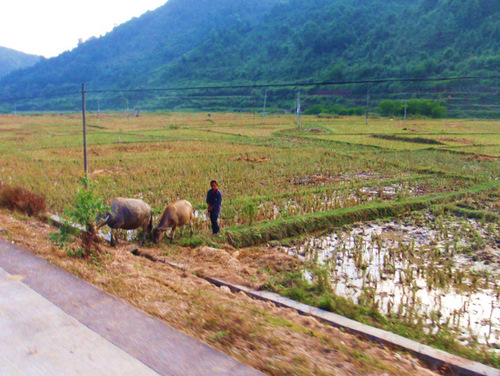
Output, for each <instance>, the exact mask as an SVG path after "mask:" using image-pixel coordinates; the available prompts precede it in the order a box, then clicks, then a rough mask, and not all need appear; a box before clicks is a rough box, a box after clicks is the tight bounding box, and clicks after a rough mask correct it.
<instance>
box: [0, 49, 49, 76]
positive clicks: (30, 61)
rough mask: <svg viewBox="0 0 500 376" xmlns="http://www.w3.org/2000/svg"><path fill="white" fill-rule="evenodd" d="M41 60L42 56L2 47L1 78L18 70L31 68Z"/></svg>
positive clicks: (0, 52)
mask: <svg viewBox="0 0 500 376" xmlns="http://www.w3.org/2000/svg"><path fill="white" fill-rule="evenodd" d="M39 60H40V56H36V55H29V54H25V53H22V52H19V51H16V50H12V49H10V48H5V47H0V77H3V76H5V75H6V74H8V73H10V72H12V71H15V70H17V69H21V68H25V67H29V66H31V65H34V64H35V63H37V62H38V61H39Z"/></svg>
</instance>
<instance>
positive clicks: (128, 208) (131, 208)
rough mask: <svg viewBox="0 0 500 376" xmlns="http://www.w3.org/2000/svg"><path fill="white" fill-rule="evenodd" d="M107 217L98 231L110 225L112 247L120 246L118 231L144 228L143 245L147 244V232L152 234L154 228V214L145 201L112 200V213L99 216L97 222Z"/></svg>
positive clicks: (132, 199)
mask: <svg viewBox="0 0 500 376" xmlns="http://www.w3.org/2000/svg"><path fill="white" fill-rule="evenodd" d="M102 217H105V219H104V222H103V223H101V224H100V225H99V226H98V227H97V229H100V228H101V227H102V226H105V225H108V226H109V227H110V228H111V245H112V246H114V245H115V244H118V238H117V236H116V235H117V232H118V229H120V228H122V229H124V230H135V229H137V228H140V227H142V229H143V231H144V235H143V238H142V245H143V246H144V244H145V242H146V232H148V233H151V229H152V228H153V212H152V210H151V207H150V206H149V205H148V204H146V203H145V202H144V201H142V200H139V199H135V198H123V197H117V198H114V199H112V200H111V211H109V212H107V213H106V214H104V215H102V214H101V215H99V216H98V217H97V220H99V219H100V218H102Z"/></svg>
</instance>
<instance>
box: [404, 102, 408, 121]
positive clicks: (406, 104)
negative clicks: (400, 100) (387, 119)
mask: <svg viewBox="0 0 500 376" xmlns="http://www.w3.org/2000/svg"><path fill="white" fill-rule="evenodd" d="M407 106H408V101H407V100H406V99H405V117H404V121H406V107H407Z"/></svg>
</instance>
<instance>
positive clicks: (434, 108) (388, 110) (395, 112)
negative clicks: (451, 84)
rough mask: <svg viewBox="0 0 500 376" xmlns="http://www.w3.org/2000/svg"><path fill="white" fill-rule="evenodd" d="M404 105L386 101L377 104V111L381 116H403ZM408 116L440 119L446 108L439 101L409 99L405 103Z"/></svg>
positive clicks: (401, 102)
mask: <svg viewBox="0 0 500 376" xmlns="http://www.w3.org/2000/svg"><path fill="white" fill-rule="evenodd" d="M404 109H405V104H404V102H403V101H395V100H390V99H386V100H384V101H382V102H380V103H379V105H378V108H377V111H378V113H380V114H381V115H383V116H403V115H404ZM406 113H407V114H408V115H423V116H427V117H431V118H441V117H443V116H444V115H445V114H446V107H444V106H443V105H442V103H441V102H439V101H431V100H427V99H410V100H409V101H408V102H407V103H406Z"/></svg>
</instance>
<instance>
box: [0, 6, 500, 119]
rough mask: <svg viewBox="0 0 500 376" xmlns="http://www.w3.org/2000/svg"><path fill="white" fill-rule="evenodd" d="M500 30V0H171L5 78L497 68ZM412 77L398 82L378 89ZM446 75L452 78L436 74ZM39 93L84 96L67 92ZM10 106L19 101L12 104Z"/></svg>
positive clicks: (264, 80) (194, 78) (393, 86)
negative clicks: (65, 93) (499, 0)
mask: <svg viewBox="0 0 500 376" xmlns="http://www.w3.org/2000/svg"><path fill="white" fill-rule="evenodd" d="M498 35H500V2H498V1H496V0H480V1H479V0H468V1H466V2H464V1H462V0H366V1H361V0H357V1H352V0H309V1H303V0H283V1H280V0H261V1H248V0H247V1H236V0H169V1H168V2H167V3H166V4H165V5H164V6H163V7H161V8H159V9H157V10H156V11H153V12H148V13H147V14H145V15H143V16H142V17H140V18H137V19H133V20H131V21H129V22H127V23H125V24H123V25H120V26H119V27H117V28H115V29H114V30H113V31H112V32H110V33H108V34H107V35H105V36H104V37H101V38H99V39H93V40H89V41H87V42H85V43H83V44H81V45H80V46H79V47H78V48H76V49H75V50H73V51H70V52H66V53H64V54H62V55H60V56H59V57H57V58H53V59H49V60H44V61H42V62H41V63H39V64H37V65H36V66H34V67H32V68H30V69H26V70H24V71H23V72H14V73H12V74H11V75H9V76H7V77H5V78H3V79H2V80H1V81H0V99H1V98H2V97H9V96H14V97H26V96H39V95H49V94H50V95H52V94H54V93H60V92H65V91H71V90H76V89H77V88H79V87H80V85H81V83H83V82H85V83H86V85H87V88H88V89H89V90H109V89H114V90H116V89H137V88H167V87H169V88H172V87H187V86H206V85H209V86H217V85H241V84H243V85H255V84H271V83H278V82H280V83H281V82H318V81H351V80H367V79H380V78H401V77H410V78H415V77H439V76H448V77H450V76H475V75H477V76H494V75H498V67H499V66H500V52H499V51H500V38H498ZM493 81H494V82H491V80H483V81H477V80H476V81H475V82H473V85H474V86H475V88H474V90H473V91H475V92H481V90H482V89H481V88H486V89H485V91H486V92H487V94H485V96H486V95H487V96H488V97H491V94H492V93H491V91H492V90H493V92H495V90H498V86H499V85H498V80H496V81H495V80H493ZM468 84H469V83H468ZM405 85H406V83H405ZM402 86H403V84H402V83H400V82H397V83H388V84H386V85H382V86H379V87H377V89H376V90H379V91H380V92H383V91H384V90H392V91H394V90H400V89H402ZM406 86H408V85H406ZM436 87H437V88H443V85H442V84H440V83H432V82H431V83H427V84H425V85H424V89H429V90H432V89H433V88H436ZM311 89H314V88H310V89H309V90H311ZM420 89H421V88H420V87H419V90H420ZM349 90H350V91H351V92H356V91H358V92H360V93H361V92H365V91H366V88H365V87H363V86H356V87H351V88H349ZM225 94H228V93H225ZM274 94H275V95H274V97H275V98H276V97H277V95H279V94H277V92H275V93H274ZM102 96H103V98H104V97H106V95H105V94H103V95H102ZM107 97H108V101H107V106H109V107H120V106H122V108H123V106H124V100H123V95H120V94H116V93H115V94H112V95H111V94H109V95H108V96H107ZM286 97H287V99H289V95H287V96H286ZM133 100H134V101H135V102H136V103H139V102H140V103H141V106H142V107H143V108H148V109H165V108H167V109H168V108H170V107H176V108H178V107H181V108H182V107H183V106H184V107H186V106H187V105H183V104H182V103H181V102H179V101H178V100H174V101H172V100H168V99H165V98H163V97H160V96H159V95H158V94H157V93H156V94H155V93H151V92H145V93H143V94H140V93H139V92H137V93H135V94H134V95H133ZM483 100H485V98H484V96H482V95H479V97H478V101H479V102H481V101H483ZM36 103H38V105H39V106H40V105H41V104H42V103H43V106H48V107H49V108H53V107H54V106H56V107H57V106H59V107H60V106H63V107H65V108H67V109H70V108H72V107H73V106H74V104H73V102H71V101H65V100H64V99H58V100H57V102H56V103H55V104H54V102H52V104H49V103H48V102H47V101H43V100H41V99H38V100H37V101H36ZM32 104H33V102H32ZM190 105H193V103H192V102H191V104H190ZM275 105H277V106H279V105H280V102H279V101H278V102H276V103H275ZM0 106H1V107H0V109H3V110H4V111H6V110H7V111H8V105H3V106H2V105H1V104H0ZM26 106H27V104H26ZM210 106H212V107H217V108H221V106H222V108H223V107H224V103H223V102H213V103H211V104H209V105H208V108H210ZM244 106H247V107H248V106H249V103H246V104H245V105H244ZM202 107H203V106H202Z"/></svg>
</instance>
